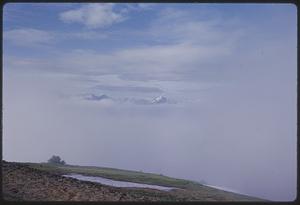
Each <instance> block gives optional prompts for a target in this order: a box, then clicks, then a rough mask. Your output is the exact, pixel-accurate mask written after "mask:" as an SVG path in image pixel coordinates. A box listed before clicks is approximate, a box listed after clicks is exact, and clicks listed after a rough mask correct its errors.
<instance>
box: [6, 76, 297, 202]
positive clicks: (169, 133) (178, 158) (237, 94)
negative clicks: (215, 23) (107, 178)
mask: <svg viewBox="0 0 300 205" xmlns="http://www.w3.org/2000/svg"><path fill="white" fill-rule="evenodd" d="M16 76H19V74H14V75H13V77H11V78H10V77H9V75H6V77H7V78H6V80H5V84H4V85H5V86H4V90H5V91H7V92H4V112H3V115H4V127H3V128H4V129H3V136H4V137H3V144H4V146H3V149H4V159H6V160H10V161H32V162H44V161H46V160H47V159H48V158H50V156H52V155H53V154H57V155H59V156H61V157H62V158H63V159H64V160H65V161H66V162H67V163H69V164H78V165H96V166H105V167H115V168H123V169H130V170H142V171H144V172H154V173H161V174H164V175H169V176H173V177H179V178H186V179H192V180H196V181H201V180H205V181H206V182H207V183H208V184H212V185H219V186H224V187H228V188H231V189H234V190H238V191H239V192H241V193H245V194H249V195H253V196H258V197H262V198H266V199H272V200H277V199H278V200H291V199H293V198H294V197H295V195H296V180H295V179H296V123H295V122H296V93H295V87H294V88H293V87H290V86H287V88H288V87H290V88H293V89H291V91H289V92H286V91H288V89H287V88H286V89H283V88H279V87H277V86H276V85H277V84H275V83H274V84H273V87H272V89H274V90H275V91H276V92H274V93H272V91H271V90H269V92H270V93H269V95H271V97H272V94H273V95H274V94H276V95H275V96H273V98H268V96H267V97H266V95H264V96H265V97H261V98H259V97H256V98H253V95H254V96H260V95H261V94H262V93H263V92H264V91H259V90H257V89H255V88H252V90H251V89H249V88H248V89H247V87H246V86H245V87H240V88H237V87H232V86H228V87H227V88H224V89H218V90H219V91H218V92H216V93H214V92H213V91H212V90H210V95H206V96H207V100H206V103H203V102H198V103H193V104H188V105H181V104H174V105H165V104H161V105H152V106H143V105H140V106H137V105H131V104H129V105H128V104H126V105H125V104H109V103H108V104H105V103H100V102H98V101H96V102H94V101H92V102H86V101H83V100H81V101H75V100H73V101H72V100H70V99H64V98H60V97H58V96H55V95H54V93H55V91H57V92H58V91H59V88H65V89H67V88H68V86H67V84H68V82H67V81H63V80H59V79H57V78H56V81H53V79H52V78H53V77H47V78H34V77H31V76H29V75H22V78H21V77H19V79H16ZM24 76H27V77H24ZM21 79H22V80H21ZM37 79H38V80H37ZM14 82H19V83H18V84H16V83H14ZM53 82H55V83H53ZM291 84H293V86H295V81H294V82H293V83H291ZM36 85H38V86H36ZM8 90H11V92H8ZM16 90H17V92H16ZM280 90H282V91H281V92H280ZM293 90H294V92H293ZM51 91H52V92H51ZM284 91H285V92H284ZM207 92H208V91H207ZM251 92H252V93H251ZM51 93H52V95H51ZM225 96H226V97H225ZM8 99H9V100H11V101H10V102H11V103H7V100H8ZM207 101H209V102H210V103H207Z"/></svg>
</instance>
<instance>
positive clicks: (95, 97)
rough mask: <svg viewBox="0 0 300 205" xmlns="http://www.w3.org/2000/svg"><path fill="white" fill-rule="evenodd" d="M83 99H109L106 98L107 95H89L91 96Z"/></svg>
mask: <svg viewBox="0 0 300 205" xmlns="http://www.w3.org/2000/svg"><path fill="white" fill-rule="evenodd" d="M84 99H86V100H98V101H99V100H104V99H111V98H110V97H108V96H107V95H100V96H98V95H94V94H91V95H88V96H86V97H85V98H84Z"/></svg>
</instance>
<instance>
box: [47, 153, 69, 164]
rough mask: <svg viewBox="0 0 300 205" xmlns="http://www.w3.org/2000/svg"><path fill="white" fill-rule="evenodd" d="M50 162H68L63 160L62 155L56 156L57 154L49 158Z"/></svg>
mask: <svg viewBox="0 0 300 205" xmlns="http://www.w3.org/2000/svg"><path fill="white" fill-rule="evenodd" d="M48 163H50V164H62V165H65V164H66V162H65V161H64V160H61V158H60V156H56V155H53V156H52V157H51V158H50V159H49V160H48Z"/></svg>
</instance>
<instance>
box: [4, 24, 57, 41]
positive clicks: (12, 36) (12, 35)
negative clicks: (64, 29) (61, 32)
mask: <svg viewBox="0 0 300 205" xmlns="http://www.w3.org/2000/svg"><path fill="white" fill-rule="evenodd" d="M4 39H5V40H9V41H11V42H13V43H14V44H17V45H38V44H47V43H49V42H51V41H52V40H53V39H54V35H53V34H52V33H50V32H47V31H43V30H39V29H33V28H23V29H13V30H9V31H5V32H4Z"/></svg>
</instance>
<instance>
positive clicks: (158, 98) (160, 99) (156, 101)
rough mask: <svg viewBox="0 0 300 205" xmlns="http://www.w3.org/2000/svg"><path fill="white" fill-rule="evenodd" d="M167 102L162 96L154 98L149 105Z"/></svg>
mask: <svg viewBox="0 0 300 205" xmlns="http://www.w3.org/2000/svg"><path fill="white" fill-rule="evenodd" d="M167 101H168V100H167V98H166V97H163V96H158V97H156V98H154V99H153V100H152V101H151V103H152V104H161V103H166V102H167Z"/></svg>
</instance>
